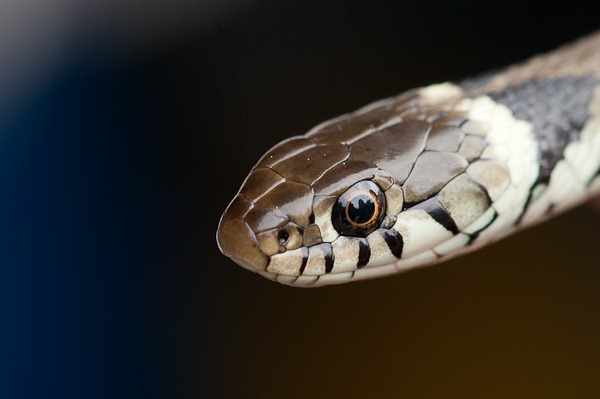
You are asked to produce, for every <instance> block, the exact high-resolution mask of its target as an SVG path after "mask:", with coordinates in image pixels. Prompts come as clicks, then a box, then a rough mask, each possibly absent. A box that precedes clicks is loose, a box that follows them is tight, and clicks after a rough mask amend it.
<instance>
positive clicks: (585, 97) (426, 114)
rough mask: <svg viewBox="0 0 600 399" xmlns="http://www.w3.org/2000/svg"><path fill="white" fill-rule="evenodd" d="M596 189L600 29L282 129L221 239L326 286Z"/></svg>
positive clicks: (270, 274)
mask: <svg viewBox="0 0 600 399" xmlns="http://www.w3.org/2000/svg"><path fill="white" fill-rule="evenodd" d="M598 193H600V31H599V32H596V33H592V34H589V35H588V36H586V37H583V38H580V39H578V40H577V41H575V42H573V43H570V44H566V45H563V46H561V47H559V48H558V49H556V50H554V51H552V52H549V53H546V54H542V55H537V56H534V57H532V58H530V59H529V60H527V61H524V62H521V63H517V64H514V65H511V66H508V67H504V68H501V69H498V70H494V71H492V72H487V73H483V74H481V75H478V76H475V77H472V78H467V79H464V80H461V81H456V82H445V83H438V84H433V85H430V86H425V87H421V88H417V89H413V90H409V91H407V92H404V93H402V94H400V95H397V96H394V97H391V98H387V99H384V100H380V101H376V102H374V103H372V104H369V105H367V106H365V107H363V108H360V109H358V110H357V111H355V112H352V113H349V114H345V115H342V116H339V117H337V118H334V119H331V120H328V121H326V122H323V123H321V124H319V125H317V126H316V127H314V128H313V129H311V130H310V131H308V132H307V133H306V134H304V135H300V136H295V137H291V138H289V139H287V140H284V141H282V142H281V143H279V144H277V145H275V146H274V147H273V148H271V149H270V150H269V151H268V152H267V153H266V154H265V155H264V156H263V157H262V158H260V160H259V161H258V162H257V163H256V165H255V166H254V167H253V168H252V170H251V172H250V174H249V175H248V176H247V177H246V179H245V180H244V182H243V184H242V186H241V188H240V190H239V192H238V193H237V194H236V195H235V197H234V198H233V200H232V201H231V202H230V204H229V206H228V207H227V208H226V210H225V212H224V213H223V216H222V217H221V219H220V221H219V226H218V228H217V244H218V246H219V249H220V250H221V252H222V253H223V254H224V255H226V256H227V257H229V258H231V259H232V260H233V261H234V262H236V263H238V264H239V265H241V266H242V267H244V268H246V269H248V270H251V271H253V272H256V273H258V274H260V275H262V276H264V277H266V278H268V279H270V280H273V281H277V282H279V283H283V284H286V285H290V286H296V287H319V286H324V285H329V284H341V283H346V282H350V281H357V280H364V279H371V278H375V277H383V276H387V275H392V274H396V273H399V272H404V271H408V270H412V269H415V268H419V267H423V266H427V265H432V264H435V263H439V262H442V261H446V260H448V259H451V258H453V257H455V256H458V255H462V254H465V253H468V252H470V251H473V250H475V249H477V248H480V247H482V246H483V245H486V244H489V243H492V242H494V241H497V240H499V239H501V238H503V237H505V236H507V235H509V234H511V233H513V232H515V231H518V230H520V229H522V228H525V227H528V226H532V225H534V224H537V223H539V222H542V221H544V220H547V219H548V218H550V217H552V216H554V215H557V214H559V213H561V212H563V211H565V210H568V209H570V208H572V207H574V206H576V205H578V204H580V203H582V202H584V201H586V200H588V199H590V198H592V197H593V196H595V195H598Z"/></svg>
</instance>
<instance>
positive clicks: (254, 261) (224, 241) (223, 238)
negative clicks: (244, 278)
mask: <svg viewBox="0 0 600 399" xmlns="http://www.w3.org/2000/svg"><path fill="white" fill-rule="evenodd" d="M217 245H218V246H219V249H220V250H221V252H222V253H223V254H224V255H225V256H228V257H230V258H231V259H233V261H234V262H235V263H237V264H238V265H240V266H242V267H244V268H246V269H248V270H251V271H253V272H260V271H264V270H265V269H266V267H267V263H268V258H267V256H266V255H265V254H264V253H263V252H262V251H261V249H260V247H259V246H258V243H257V242H256V239H255V236H254V233H253V232H252V230H250V228H249V227H248V225H247V224H246V222H244V220H243V219H232V220H222V221H221V223H220V224H219V228H218V229H217Z"/></svg>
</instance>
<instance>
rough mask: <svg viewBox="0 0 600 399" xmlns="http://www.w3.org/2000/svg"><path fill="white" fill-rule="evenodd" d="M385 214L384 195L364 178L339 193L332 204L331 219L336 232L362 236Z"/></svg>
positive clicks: (372, 229) (377, 223) (376, 186)
mask: <svg viewBox="0 0 600 399" xmlns="http://www.w3.org/2000/svg"><path fill="white" fill-rule="evenodd" d="M384 215H385V195H384V194H383V191H382V190H381V189H380V188H379V186H378V185H377V184H375V183H373V182H372V181H369V180H365V181H361V182H358V183H356V184H355V185H353V186H352V187H350V188H349V189H348V190H347V191H346V192H345V193H344V194H342V195H340V197H339V198H338V200H337V202H336V203H335V205H334V206H333V212H332V215H331V219H332V222H333V226H334V227H335V229H336V230H337V231H338V233H340V234H342V235H346V236H354V237H364V236H366V235H367V234H369V233H371V232H372V231H374V230H375V229H377V227H379V224H380V223H381V220H382V219H383V217H384Z"/></svg>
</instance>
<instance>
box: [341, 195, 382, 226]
mask: <svg viewBox="0 0 600 399" xmlns="http://www.w3.org/2000/svg"><path fill="white" fill-rule="evenodd" d="M346 213H347V217H348V219H349V220H350V222H353V223H354V224H357V225H361V224H365V223H367V222H369V221H370V220H371V219H372V218H373V215H374V214H375V201H373V197H371V196H370V195H368V194H366V193H362V194H358V195H356V196H354V198H352V199H351V200H350V201H349V202H348V205H347V207H346Z"/></svg>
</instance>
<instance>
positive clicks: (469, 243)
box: [465, 210, 498, 246]
mask: <svg viewBox="0 0 600 399" xmlns="http://www.w3.org/2000/svg"><path fill="white" fill-rule="evenodd" d="M496 218H498V212H496V211H495V210H494V216H493V217H492V220H490V221H489V223H487V224H486V225H485V226H483V227H482V228H480V229H479V230H477V231H476V232H474V233H473V234H469V241H467V243H466V244H465V245H466V246H468V245H471V244H472V243H473V241H475V240H476V239H477V237H479V234H480V233H481V232H482V231H483V230H485V229H487V228H488V227H490V226H491V225H492V223H494V220H496Z"/></svg>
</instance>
